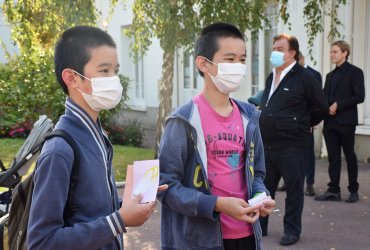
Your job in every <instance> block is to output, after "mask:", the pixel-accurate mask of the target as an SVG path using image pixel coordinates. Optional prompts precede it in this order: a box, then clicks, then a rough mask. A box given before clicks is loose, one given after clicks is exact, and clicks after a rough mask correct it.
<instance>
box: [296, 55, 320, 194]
mask: <svg viewBox="0 0 370 250" xmlns="http://www.w3.org/2000/svg"><path fill="white" fill-rule="evenodd" d="M299 63H300V64H301V65H302V66H303V67H304V68H306V69H307V70H308V71H310V72H311V73H312V74H313V75H314V76H315V78H316V80H317V81H318V82H319V83H320V86H322V77H321V74H320V73H319V72H318V71H316V70H315V69H313V68H311V67H310V66H308V65H307V64H306V63H305V60H304V56H303V55H302V53H301V52H299ZM313 130H314V127H311V131H310V132H311V134H310V145H309V147H308V148H307V152H306V154H307V155H306V157H307V158H306V163H307V164H306V191H305V194H306V195H307V196H314V195H315V189H314V188H313V184H314V182H315V141H314V134H313Z"/></svg>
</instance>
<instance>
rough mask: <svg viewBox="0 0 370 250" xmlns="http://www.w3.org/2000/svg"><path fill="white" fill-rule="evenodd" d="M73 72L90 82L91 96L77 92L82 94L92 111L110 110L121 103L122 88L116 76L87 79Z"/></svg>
mask: <svg viewBox="0 0 370 250" xmlns="http://www.w3.org/2000/svg"><path fill="white" fill-rule="evenodd" d="M73 72H75V73H76V74H78V75H80V76H82V77H83V78H85V79H87V80H89V81H91V88H92V93H91V95H89V94H86V93H84V92H82V91H81V90H80V89H78V91H80V92H81V93H82V96H83V98H84V99H85V101H86V103H87V104H88V105H89V106H90V108H91V109H93V110H94V111H96V112H99V111H100V110H102V109H112V108H114V107H115V106H117V104H118V103H119V102H120V101H121V98H122V90H123V88H122V85H121V82H120V80H119V77H118V76H117V75H115V76H111V77H96V78H91V79H89V78H87V77H85V76H83V75H81V74H80V73H78V72H76V71H74V70H73Z"/></svg>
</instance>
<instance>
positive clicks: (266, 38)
mask: <svg viewBox="0 0 370 250" xmlns="http://www.w3.org/2000/svg"><path fill="white" fill-rule="evenodd" d="M271 2H272V3H270V4H268V5H267V7H266V10H265V15H266V16H267V18H268V19H269V21H270V25H271V26H267V25H265V28H264V29H263V31H260V32H259V36H258V38H257V39H256V40H253V41H252V44H251V48H252V51H251V60H252V61H251V63H252V73H251V75H252V78H251V92H250V93H251V95H254V94H256V92H257V91H258V90H261V89H263V88H264V86H265V80H266V78H267V76H268V75H269V74H270V72H271V70H272V65H271V64H270V54H271V51H272V38H273V37H274V36H275V35H277V26H278V14H279V5H278V3H277V1H271Z"/></svg>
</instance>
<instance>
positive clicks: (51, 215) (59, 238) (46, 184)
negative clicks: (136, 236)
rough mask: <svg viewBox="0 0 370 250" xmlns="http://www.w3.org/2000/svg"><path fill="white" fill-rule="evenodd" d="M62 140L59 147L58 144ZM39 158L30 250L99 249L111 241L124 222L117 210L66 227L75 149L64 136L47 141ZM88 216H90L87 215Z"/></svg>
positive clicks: (31, 212)
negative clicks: (65, 216) (64, 213)
mask: <svg viewBox="0 0 370 250" xmlns="http://www.w3.org/2000/svg"><path fill="white" fill-rule="evenodd" d="M54 142H58V143H59V147H58V146H56V145H57V143H54ZM46 145H47V146H49V147H50V148H55V149H54V150H49V152H47V153H46V154H43V155H42V156H40V158H39V159H38V163H37V165H38V166H37V169H36V172H35V175H34V191H33V196H32V204H31V209H30V217H29V223H28V232H27V245H28V248H29V249H56V250H58V249H76V250H77V249H79V250H83V249H86V250H88V249H96V248H101V247H103V246H105V245H108V244H110V243H112V242H113V241H114V239H115V237H116V236H117V235H118V234H121V233H123V232H124V231H125V225H124V223H123V221H122V219H121V218H120V215H119V213H118V211H115V212H113V213H112V214H109V215H107V216H104V217H100V218H91V219H92V221H91V222H88V223H78V222H77V223H76V224H74V225H73V226H66V225H65V222H64V219H63V212H64V208H65V204H66V201H67V196H68V189H69V182H70V174H71V170H72V164H73V151H72V148H71V147H70V146H69V145H68V143H67V142H65V141H64V140H63V139H61V138H55V139H51V140H48V141H47V142H46V143H45V144H44V147H45V146H46ZM87 216H88V215H87Z"/></svg>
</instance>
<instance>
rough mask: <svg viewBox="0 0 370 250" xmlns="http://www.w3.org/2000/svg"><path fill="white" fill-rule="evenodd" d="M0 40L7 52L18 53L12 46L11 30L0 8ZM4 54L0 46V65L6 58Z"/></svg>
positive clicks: (0, 0) (1, 1)
mask: <svg viewBox="0 0 370 250" xmlns="http://www.w3.org/2000/svg"><path fill="white" fill-rule="evenodd" d="M3 2H4V1H3V0H0V6H2V5H3ZM0 39H1V40H2V41H3V42H4V44H5V47H6V49H7V51H8V52H9V53H10V54H11V55H13V54H15V53H18V49H17V47H16V46H14V44H13V42H12V39H11V29H10V26H9V24H8V23H7V22H6V21H5V17H4V15H3V11H2V8H0ZM5 56H6V55H5V52H4V50H3V48H2V47H1V46H0V63H5V62H6V61H7V58H6V57H5Z"/></svg>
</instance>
